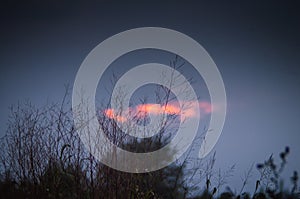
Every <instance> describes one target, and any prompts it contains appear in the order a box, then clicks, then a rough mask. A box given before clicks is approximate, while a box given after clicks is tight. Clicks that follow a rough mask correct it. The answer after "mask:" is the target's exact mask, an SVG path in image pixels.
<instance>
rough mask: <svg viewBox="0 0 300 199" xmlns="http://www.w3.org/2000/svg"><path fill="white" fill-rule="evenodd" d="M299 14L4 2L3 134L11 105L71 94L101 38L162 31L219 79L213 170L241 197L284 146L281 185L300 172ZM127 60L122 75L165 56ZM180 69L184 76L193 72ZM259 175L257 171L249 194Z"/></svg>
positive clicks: (253, 4)
mask: <svg viewBox="0 0 300 199" xmlns="http://www.w3.org/2000/svg"><path fill="white" fill-rule="evenodd" d="M299 8H300V4H299V2H298V1H289V3H284V2H275V1H244V2H243V3H240V1H226V2H215V1H211V2H209V3H208V2H204V1H203V2H202V1H200V2H196V1H190V2H185V3H184V2H182V3H174V2H172V1H166V2H164V3H161V2H159V1H153V2H152V1H151V2H150V1H149V2H147V3H140V2H138V1H136V2H135V1H131V2H130V3H125V2H122V3H108V2H105V1H104V2H96V1H95V2H94V1H91V2H84V1H82V2H76V3H74V2H72V1H45V2H43V3H41V2H39V1H26V2H21V1H20V2H18V1H10V2H6V3H1V6H0V24H1V26H0V29H1V31H0V35H1V36H0V44H1V45H0V70H1V72H0V91H1V103H0V107H1V114H0V130H1V131H0V135H1V136H3V135H4V134H5V129H6V125H7V120H8V115H9V109H8V107H9V106H10V105H12V104H17V103H18V102H19V101H24V100H27V99H28V100H30V101H31V102H33V104H37V105H43V104H45V103H47V101H48V102H53V101H55V102H56V101H60V100H61V99H62V96H63V94H64V91H65V88H64V85H66V84H69V85H70V86H71V87H72V85H73V82H74V80H75V77H76V73H77V71H78V69H79V67H80V65H81V63H82V61H83V60H84V59H85V57H86V56H87V55H88V53H89V52H90V51H91V50H92V49H93V48H94V47H95V46H97V45H98V44H99V43H100V42H102V41H103V40H105V39H107V38H108V37H110V36H112V35H114V34H117V33H119V32H122V31H125V30H128V29H132V28H138V27H164V28H169V29H174V30H177V31H179V32H182V33H184V34H186V35H188V36H190V37H191V38H193V39H194V40H196V41H197V42H198V43H200V44H201V45H202V46H203V47H204V48H205V49H206V51H207V52H208V53H209V54H210V56H211V57H212V59H213V60H214V62H215V63H216V65H217V67H218V69H219V71H220V73H221V75H222V77H223V81H224V85H225V89H226V94H227V103H228V104H227V105H228V107H227V116H226V121H225V126H224V128H223V131H222V134H221V136H220V138H219V140H218V142H217V144H216V146H215V148H214V151H216V152H217V161H216V168H228V167H230V166H231V165H232V164H236V170H235V173H234V176H233V177H231V178H230V179H229V183H230V184H233V185H234V187H235V188H236V190H239V187H240V185H241V177H242V176H243V175H244V173H245V172H246V171H247V169H248V168H249V167H250V166H251V164H252V163H257V162H262V161H264V160H265V159H266V158H268V157H269V155H270V154H272V153H274V155H277V154H279V152H281V151H282V150H283V149H284V147H285V146H290V148H291V154H290V156H289V158H288V165H287V168H286V170H285V173H284V176H285V178H286V179H287V180H286V181H288V177H289V176H291V175H292V171H293V170H298V171H300V156H299V155H298V153H299V152H300V145H299V140H300V131H299V129H300V106H299V102H300V89H299V87H300V67H299V64H300V38H299V35H300V15H299V12H298V10H299ZM130 56H132V58H134V57H135V56H136V57H139V58H137V59H129V58H128V57H127V58H126V57H124V58H122V59H120V60H118V62H121V61H122V60H123V63H115V64H114V65H115V66H114V67H115V69H117V71H119V72H120V71H121V72H120V74H122V73H123V72H122V71H124V70H125V69H128V67H132V65H136V64H141V63H143V62H147V61H149V60H151V61H153V60H154V61H155V60H156V61H157V60H159V61H161V62H168V59H169V58H170V57H171V56H170V55H169V54H164V52H159V51H155V52H149V53H148V56H143V52H136V53H135V55H129V57H130ZM130 60H131V61H130ZM186 67H187V68H184V71H185V73H186V74H187V75H191V74H193V71H192V69H190V68H191V67H188V66H186ZM103 81H105V80H103ZM198 86H199V84H198ZM200 87H201V86H199V87H197V85H196V88H197V89H200ZM197 89H196V90H197ZM200 97H201V96H200ZM204 99H205V100H206V97H205V96H204ZM208 100H209V99H208ZM276 157H277V156H276ZM256 174H258V172H257V171H256V170H255V169H254V171H253V175H254V177H253V178H252V179H251V180H252V182H250V184H249V186H248V187H247V189H249V190H250V191H251V190H253V189H254V187H255V180H256V179H255V175H256Z"/></svg>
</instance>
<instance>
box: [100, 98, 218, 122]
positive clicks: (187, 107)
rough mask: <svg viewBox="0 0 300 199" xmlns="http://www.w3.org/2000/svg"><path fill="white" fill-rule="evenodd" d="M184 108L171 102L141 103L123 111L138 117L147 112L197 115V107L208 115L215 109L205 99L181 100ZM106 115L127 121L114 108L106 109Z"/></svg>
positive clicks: (144, 115)
mask: <svg viewBox="0 0 300 199" xmlns="http://www.w3.org/2000/svg"><path fill="white" fill-rule="evenodd" d="M181 105H182V108H180V106H179V103H169V104H167V105H160V104H140V105H137V106H136V107H130V108H128V109H127V110H125V111H123V113H125V114H124V115H128V113H130V114H134V115H135V117H137V118H145V117H146V116H147V114H153V115H160V114H167V115H181V116H182V117H183V118H191V117H197V115H196V112H195V110H196V108H197V106H198V107H199V109H200V113H201V115H208V114H210V113H211V112H212V111H213V107H212V105H211V104H210V103H209V102H205V101H201V102H200V101H195V102H181ZM104 114H105V116H106V117H108V118H110V119H114V120H116V121H118V122H126V121H127V118H126V117H124V116H120V115H119V114H117V113H116V111H115V110H113V109H111V108H110V109H106V110H104Z"/></svg>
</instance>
